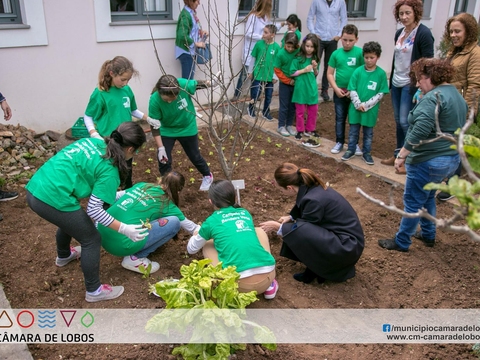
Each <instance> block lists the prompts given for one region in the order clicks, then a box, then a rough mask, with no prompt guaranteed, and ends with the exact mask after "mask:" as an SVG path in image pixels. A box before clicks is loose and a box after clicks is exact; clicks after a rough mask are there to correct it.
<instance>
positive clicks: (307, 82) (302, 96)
mask: <svg viewBox="0 0 480 360" xmlns="http://www.w3.org/2000/svg"><path fill="white" fill-rule="evenodd" d="M311 63H312V58H311V57H309V58H307V57H303V56H297V57H295V59H293V61H292V65H291V66H290V73H289V74H288V75H289V76H290V75H292V74H294V73H295V71H297V70H301V69H304V68H305V67H307V66H308V65H310V64H311ZM319 67H320V63H318V65H317V69H318V68H319ZM294 79H295V86H294V89H293V96H292V102H293V103H297V104H303V105H315V104H318V87H317V80H316V77H315V74H314V73H313V70H312V71H311V72H309V73H306V74H301V75H299V76H296V77H295V78H294Z"/></svg>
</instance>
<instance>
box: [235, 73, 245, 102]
mask: <svg viewBox="0 0 480 360" xmlns="http://www.w3.org/2000/svg"><path fill="white" fill-rule="evenodd" d="M246 78H247V67H246V66H245V65H242V70H241V71H240V74H238V82H237V86H236V87H235V93H234V96H235V97H236V98H239V97H240V95H242V86H243V83H244V82H245V79H246Z"/></svg>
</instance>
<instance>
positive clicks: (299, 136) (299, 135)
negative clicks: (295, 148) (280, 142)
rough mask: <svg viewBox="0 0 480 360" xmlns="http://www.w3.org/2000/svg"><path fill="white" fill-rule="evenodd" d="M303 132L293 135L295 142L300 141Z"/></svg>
mask: <svg viewBox="0 0 480 360" xmlns="http://www.w3.org/2000/svg"><path fill="white" fill-rule="evenodd" d="M302 136H303V132H301V131H299V132H297V135H295V139H297V140H302Z"/></svg>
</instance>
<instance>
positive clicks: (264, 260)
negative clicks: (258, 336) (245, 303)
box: [187, 180, 278, 299]
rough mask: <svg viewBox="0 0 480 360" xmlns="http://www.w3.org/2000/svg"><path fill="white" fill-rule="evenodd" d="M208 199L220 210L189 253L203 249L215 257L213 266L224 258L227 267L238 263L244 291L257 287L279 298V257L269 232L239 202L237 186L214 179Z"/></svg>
mask: <svg viewBox="0 0 480 360" xmlns="http://www.w3.org/2000/svg"><path fill="white" fill-rule="evenodd" d="M208 200H209V202H210V203H211V204H212V205H213V206H214V207H215V208H216V210H215V211H214V212H213V214H212V215H210V216H209V217H208V218H207V219H206V220H205V222H204V223H203V224H202V227H201V228H200V230H199V231H198V233H197V234H195V235H194V236H192V237H191V238H190V241H189V242H188V245H187V251H188V253H189V254H196V253H197V252H198V251H199V250H200V249H202V248H203V256H204V257H205V258H207V259H211V260H212V265H216V264H218V263H219V261H221V262H222V267H223V268H225V267H228V266H236V268H237V271H238V272H239V273H240V279H239V280H238V290H239V291H240V292H249V291H252V290H255V291H256V292H257V294H264V297H265V299H273V298H275V295H276V294H277V291H278V283H277V280H275V259H274V258H273V256H272V254H271V253H270V244H269V242H268V237H267V234H266V233H265V231H263V230H262V229H260V228H255V226H254V225H253V219H252V216H251V215H250V213H249V212H248V211H247V210H245V209H243V208H240V207H238V205H237V204H236V203H235V188H234V187H233V185H232V183H231V182H230V181H227V180H217V181H214V182H213V183H212V185H211V186H210V189H209V191H208ZM207 239H211V240H208V241H207Z"/></svg>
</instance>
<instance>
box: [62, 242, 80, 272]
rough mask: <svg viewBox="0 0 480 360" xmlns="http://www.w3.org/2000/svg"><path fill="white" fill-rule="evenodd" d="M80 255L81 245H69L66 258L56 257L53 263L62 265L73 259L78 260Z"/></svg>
mask: <svg viewBox="0 0 480 360" xmlns="http://www.w3.org/2000/svg"><path fill="white" fill-rule="evenodd" d="M81 255H82V247H81V246H75V247H70V256H69V257H67V258H59V257H58V256H57V258H56V259H55V265H57V266H59V267H62V266H65V265H67V264H68V263H69V262H71V261H73V260H78V259H80V256H81Z"/></svg>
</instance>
